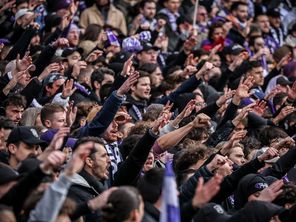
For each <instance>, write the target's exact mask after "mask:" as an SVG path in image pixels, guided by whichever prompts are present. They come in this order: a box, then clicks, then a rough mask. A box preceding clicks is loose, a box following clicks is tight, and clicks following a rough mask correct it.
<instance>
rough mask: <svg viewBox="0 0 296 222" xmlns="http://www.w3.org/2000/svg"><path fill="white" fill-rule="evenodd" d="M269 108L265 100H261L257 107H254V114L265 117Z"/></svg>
mask: <svg viewBox="0 0 296 222" xmlns="http://www.w3.org/2000/svg"><path fill="white" fill-rule="evenodd" d="M266 108H267V103H266V102H265V101H264V100H260V101H257V102H256V105H255V106H254V107H253V110H252V111H253V112H254V113H256V114H257V115H258V116H263V114H264V113H265V111H266Z"/></svg>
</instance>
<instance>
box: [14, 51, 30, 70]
mask: <svg viewBox="0 0 296 222" xmlns="http://www.w3.org/2000/svg"><path fill="white" fill-rule="evenodd" d="M29 54H30V52H26V54H25V55H24V57H23V58H22V59H20V55H19V54H18V55H17V57H16V61H15V63H16V64H15V72H20V71H25V70H26V69H27V68H28V67H29V66H30V65H31V64H32V57H31V56H30V55H29Z"/></svg>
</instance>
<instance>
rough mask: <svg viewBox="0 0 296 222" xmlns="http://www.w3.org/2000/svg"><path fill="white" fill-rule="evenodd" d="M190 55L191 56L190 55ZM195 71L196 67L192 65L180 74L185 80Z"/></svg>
mask: <svg viewBox="0 0 296 222" xmlns="http://www.w3.org/2000/svg"><path fill="white" fill-rule="evenodd" d="M191 55H192V54H191ZM196 71H197V69H196V67H195V66H193V65H187V66H186V67H185V69H184V71H183V73H182V75H181V76H182V77H184V78H187V77H188V76H191V75H192V74H193V73H195V72H196Z"/></svg>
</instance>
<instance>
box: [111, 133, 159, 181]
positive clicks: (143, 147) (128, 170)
mask: <svg viewBox="0 0 296 222" xmlns="http://www.w3.org/2000/svg"><path fill="white" fill-rule="evenodd" d="M156 139H157V136H156V135H154V134H153V133H152V132H151V131H150V130H148V131H147V132H146V133H145V134H144V136H143V137H142V138H141V139H140V141H139V142H138V143H137V144H136V145H135V147H134V148H133V150H132V151H131V152H130V154H129V156H128V158H127V159H126V160H124V161H123V162H122V163H121V164H120V167H119V169H118V171H117V172H116V174H115V176H114V182H113V184H112V186H123V185H131V186H133V185H134V186H135V185H136V182H137V179H138V178H139V176H140V174H141V171H142V169H143V166H144V164H145V162H146V160H147V157H148V155H149V152H150V150H151V148H152V146H153V144H154V142H155V141H156Z"/></svg>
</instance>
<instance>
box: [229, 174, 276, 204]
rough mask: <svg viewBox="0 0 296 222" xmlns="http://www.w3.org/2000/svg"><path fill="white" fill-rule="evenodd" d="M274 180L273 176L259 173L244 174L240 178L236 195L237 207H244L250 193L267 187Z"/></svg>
mask: <svg viewBox="0 0 296 222" xmlns="http://www.w3.org/2000/svg"><path fill="white" fill-rule="evenodd" d="M274 180H275V179H273V178H272V177H263V176H261V175H258V174H248V175H246V176H244V177H243V178H242V179H241V180H240V182H239V184H238V187H237V190H236V192H235V195H234V198H235V206H236V208H241V207H243V206H244V205H245V203H247V202H248V197H249V196H250V195H252V194H254V193H256V192H259V191H262V190H263V189H265V188H267V187H268V186H269V184H271V183H272V182H274Z"/></svg>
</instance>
